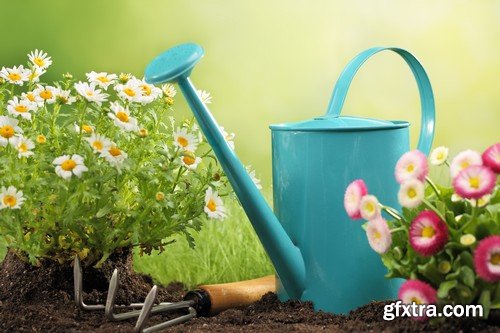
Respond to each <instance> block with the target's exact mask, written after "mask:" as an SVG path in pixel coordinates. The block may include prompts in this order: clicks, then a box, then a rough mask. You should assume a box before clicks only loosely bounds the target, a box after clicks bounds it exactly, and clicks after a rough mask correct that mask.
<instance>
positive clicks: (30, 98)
mask: <svg viewBox="0 0 500 333" xmlns="http://www.w3.org/2000/svg"><path fill="white" fill-rule="evenodd" d="M26 98H27V99H28V100H29V101H30V102H34V101H35V96H34V95H33V93H32V92H29V93H27V94H26Z"/></svg>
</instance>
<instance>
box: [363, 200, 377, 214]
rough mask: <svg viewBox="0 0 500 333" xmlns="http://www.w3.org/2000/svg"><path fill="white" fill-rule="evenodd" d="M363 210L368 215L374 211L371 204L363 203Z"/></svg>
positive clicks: (373, 206)
mask: <svg viewBox="0 0 500 333" xmlns="http://www.w3.org/2000/svg"><path fill="white" fill-rule="evenodd" d="M365 210H366V211H368V212H369V213H373V212H374V211H375V205H374V204H373V203H371V202H367V203H365Z"/></svg>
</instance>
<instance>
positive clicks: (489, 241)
mask: <svg viewBox="0 0 500 333" xmlns="http://www.w3.org/2000/svg"><path fill="white" fill-rule="evenodd" d="M474 267H475V269H476V273H477V275H479V277H480V278H481V279H483V280H485V281H488V282H492V283H495V282H499V281H500V235H493V236H489V237H486V238H484V239H483V240H481V241H480V242H479V244H478V246H477V248H476V250H475V251H474Z"/></svg>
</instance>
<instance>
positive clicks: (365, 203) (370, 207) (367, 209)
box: [359, 194, 380, 220]
mask: <svg viewBox="0 0 500 333" xmlns="http://www.w3.org/2000/svg"><path fill="white" fill-rule="evenodd" d="M359 211H360V213H361V217H362V218H364V219H365V220H373V219H375V218H378V217H379V216H380V205H379V202H378V199H377V197H376V196H374V195H369V194H368V195H365V196H363V197H362V198H361V202H360V203H359Z"/></svg>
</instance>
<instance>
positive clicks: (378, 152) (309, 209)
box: [145, 43, 434, 313]
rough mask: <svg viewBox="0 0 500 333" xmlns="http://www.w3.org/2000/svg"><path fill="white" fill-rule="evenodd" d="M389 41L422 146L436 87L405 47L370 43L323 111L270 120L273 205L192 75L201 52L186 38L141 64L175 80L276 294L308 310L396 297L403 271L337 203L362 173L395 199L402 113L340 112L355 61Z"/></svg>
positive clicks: (154, 78)
mask: <svg viewBox="0 0 500 333" xmlns="http://www.w3.org/2000/svg"><path fill="white" fill-rule="evenodd" d="M384 50H390V51H394V52H396V53H397V54H399V55H400V56H401V57H402V58H403V59H404V60H405V61H406V63H407V64H408V65H409V66H410V68H411V70H412V72H413V74H414V76H415V79H416V81H417V84H418V88H419V92H420V99H421V109H422V110H421V112H422V115H421V129H420V139H419V142H418V149H419V150H421V151H422V152H424V153H426V154H428V152H429V150H430V148H431V145H432V140H433V136H434V97H433V93H432V88H431V85H430V82H429V78H428V77H427V74H426V73H425V70H424V68H423V67H422V65H421V64H420V62H419V61H418V60H417V59H416V58H415V57H414V56H413V55H412V54H411V53H409V52H408V51H405V50H403V49H399V48H383V47H376V48H371V49H368V50H366V51H364V52H362V53H360V54H359V55H357V56H356V57H355V58H354V59H353V60H352V61H351V62H350V63H349V64H348V65H347V67H346V68H345V69H344V71H343V72H342V74H341V75H340V78H339V79H338V82H337V84H336V86H335V89H334V91H333V96H332V99H331V101H330V104H329V105H328V110H327V112H326V114H325V115H323V116H320V117H316V118H313V119H310V120H306V121H301V122H294V123H283V124H277V125H272V126H270V129H271V135H272V158H273V192H274V193H273V194H274V212H273V210H272V209H271V208H270V207H269V205H268V204H267V202H266V200H265V199H264V197H263V196H262V194H261V193H260V192H259V190H258V189H257V187H256V186H255V185H254V183H253V181H252V179H251V177H250V176H249V175H248V173H247V171H246V169H245V167H244V165H243V164H242V163H241V162H240V160H239V159H238V157H237V156H236V154H235V152H234V151H233V150H232V149H231V147H230V146H229V145H228V143H227V142H226V140H225V139H224V136H223V134H222V132H221V130H220V128H219V125H218V124H217V122H216V120H215V119H214V117H213V116H212V114H211V113H210V111H209V110H208V108H207V106H206V105H205V104H204V103H203V102H202V101H201V99H200V97H199V96H198V94H197V93H196V88H195V87H194V85H193V83H192V82H191V80H190V78H189V75H190V74H191V71H192V69H193V67H194V66H195V65H196V63H197V62H198V61H199V60H200V59H201V58H202V56H203V55H204V51H203V49H202V48H201V47H200V46H198V45H196V44H193V43H188V44H182V45H178V46H176V47H174V48H171V49H169V50H167V51H165V52H164V53H162V54H160V55H159V56H158V57H156V58H155V59H154V60H153V61H152V62H151V63H150V64H149V65H148V66H147V68H146V71H145V79H146V81H147V82H149V83H163V82H177V83H178V85H179V87H180V89H181V91H182V93H183V95H184V96H185V98H186V100H187V102H188V104H189V106H190V108H191V109H192V111H193V113H194V115H195V117H196V120H197V121H198V123H199V126H200V128H201V130H202V131H203V133H204V134H205V136H206V138H207V141H208V143H209V144H210V145H211V146H212V148H213V150H214V152H215V154H216V156H217V158H218V160H219V161H220V164H221V165H222V168H223V170H224V171H225V173H226V175H227V177H228V179H229V181H230V183H231V185H232V187H233V189H234V191H235V193H236V195H237V196H238V198H239V200H240V202H241V205H242V206H243V208H244V210H245V212H246V214H247V215H248V217H249V219H250V221H251V223H252V225H253V227H254V229H255V231H256V233H257V235H258V236H259V238H260V240H261V242H262V244H263V246H264V248H265V250H266V251H267V253H268V254H269V257H270V258H271V261H272V263H273V265H274V267H275V269H276V273H277V289H278V295H279V297H280V299H281V300H286V299H298V300H304V301H312V302H313V304H314V308H315V310H323V311H327V312H331V313H347V312H349V311H350V310H352V309H354V308H357V307H359V306H361V305H363V304H366V303H368V302H370V301H372V300H386V299H394V298H396V295H397V291H398V288H399V286H400V284H401V282H402V280H401V279H392V280H390V279H386V278H385V277H384V274H385V273H386V272H387V270H386V269H385V267H384V266H383V264H382V263H381V260H380V258H379V256H378V255H377V254H376V253H375V252H374V251H373V250H372V249H371V248H370V247H369V244H368V241H367V239H366V235H365V232H364V231H363V230H362V228H360V226H359V225H357V224H356V223H355V222H352V221H351V220H350V219H349V217H348V216H347V214H346V213H345V211H344V208H343V197H344V190H345V188H346V187H347V185H348V184H349V183H350V182H351V181H353V180H354V179H356V178H362V179H364V181H365V183H366V184H367V186H368V189H369V191H370V193H372V194H375V195H376V196H377V197H378V198H379V200H380V201H381V202H384V203H386V204H387V205H390V206H392V207H396V208H398V207H399V204H398V202H397V199H396V198H397V192H398V189H399V186H398V184H397V183H396V181H395V179H394V166H395V165H396V162H397V161H398V159H399V157H400V156H401V155H402V154H403V153H405V152H407V151H408V150H409V149H410V148H409V123H408V122H406V121H384V120H375V119H368V118H359V117H346V116H340V112H341V109H342V105H343V104H344V100H345V98H346V94H347V91H348V88H349V85H350V83H351V81H352V79H353V77H354V75H355V74H356V72H357V71H358V69H359V68H360V67H361V65H362V64H363V63H364V62H365V61H366V60H367V59H368V58H370V57H371V56H373V55H374V54H376V53H378V52H380V51H384Z"/></svg>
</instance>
